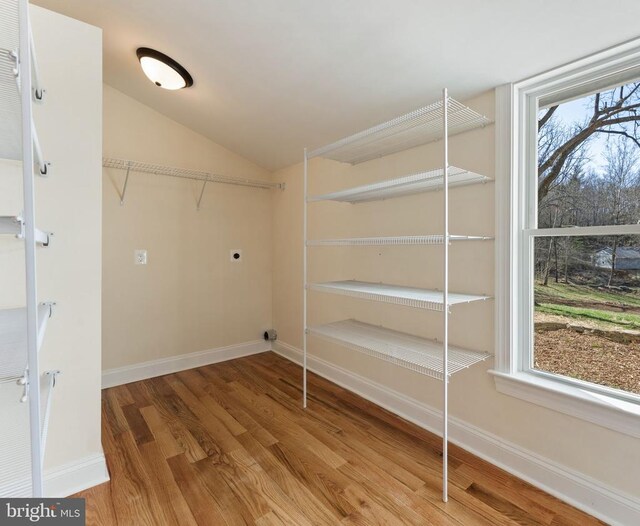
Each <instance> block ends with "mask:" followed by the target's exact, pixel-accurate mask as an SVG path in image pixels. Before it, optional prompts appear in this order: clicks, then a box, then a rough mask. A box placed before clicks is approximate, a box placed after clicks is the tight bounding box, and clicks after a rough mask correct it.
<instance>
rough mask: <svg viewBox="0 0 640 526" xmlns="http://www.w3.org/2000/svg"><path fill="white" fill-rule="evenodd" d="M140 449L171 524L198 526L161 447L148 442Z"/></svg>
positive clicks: (161, 504)
mask: <svg viewBox="0 0 640 526" xmlns="http://www.w3.org/2000/svg"><path fill="white" fill-rule="evenodd" d="M139 449H140V453H141V455H142V458H143V460H144V465H145V467H146V470H147V472H148V473H149V479H150V480H151V484H152V485H153V488H154V490H155V492H156V494H157V495H158V501H159V502H160V506H161V507H162V508H163V510H164V513H165V516H166V517H167V519H168V520H169V521H170V524H179V525H181V526H182V525H185V526H193V525H196V524H197V522H196V520H195V518H194V516H193V514H192V513H191V510H190V509H189V506H188V504H187V502H186V501H185V499H184V495H183V493H182V490H181V488H180V487H179V486H178V484H177V483H176V480H175V479H174V478H173V473H172V471H171V468H170V467H169V464H168V463H167V462H166V457H165V455H164V453H163V452H162V449H161V448H160V446H159V445H158V444H157V443H156V442H148V443H144V444H142V445H141V446H140V447H139Z"/></svg>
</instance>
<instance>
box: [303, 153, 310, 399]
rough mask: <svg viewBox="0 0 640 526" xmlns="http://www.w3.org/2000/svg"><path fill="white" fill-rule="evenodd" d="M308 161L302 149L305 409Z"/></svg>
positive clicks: (304, 373) (304, 394) (304, 395)
mask: <svg viewBox="0 0 640 526" xmlns="http://www.w3.org/2000/svg"><path fill="white" fill-rule="evenodd" d="M308 164H309V161H308V159H307V149H306V148H305V149H304V189H303V194H304V205H303V207H304V212H303V213H304V219H303V227H302V228H303V229H304V234H303V248H302V250H303V253H302V267H303V270H302V280H303V284H302V300H303V307H302V318H303V331H302V407H303V408H305V409H306V408H307V188H308V186H307V177H308V174H307V171H308Z"/></svg>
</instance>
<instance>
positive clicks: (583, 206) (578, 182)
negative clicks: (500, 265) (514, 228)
mask: <svg viewBox="0 0 640 526" xmlns="http://www.w3.org/2000/svg"><path fill="white" fill-rule="evenodd" d="M639 221H640V80H639V81H637V82H632V83H628V84H625V85H624V86H619V87H617V88H615V89H611V90H608V91H605V92H602V93H596V94H592V95H588V96H585V97H582V98H580V99H576V100H573V101H570V102H565V103H562V104H559V105H557V106H551V107H548V108H544V109H542V110H540V112H539V115H538V228H550V227H571V226H600V225H624V224H636V223H638V222H639Z"/></svg>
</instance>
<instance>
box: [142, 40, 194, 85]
mask: <svg viewBox="0 0 640 526" xmlns="http://www.w3.org/2000/svg"><path fill="white" fill-rule="evenodd" d="M136 54H137V55H138V60H139V61H140V66H141V67H142V71H144V74H145V75H146V76H147V77H148V78H149V80H150V81H151V82H153V83H154V84H155V85H156V86H158V87H160V88H164V89H170V90H176V89H182V88H188V87H189V86H193V78H192V77H191V75H189V72H188V71H187V70H186V69H184V68H183V67H182V66H181V65H180V64H178V63H177V62H176V61H175V60H173V59H172V58H171V57H168V56H167V55H165V54H164V53H160V51H156V50H155V49H150V48H148V47H141V48H138V50H137V51H136Z"/></svg>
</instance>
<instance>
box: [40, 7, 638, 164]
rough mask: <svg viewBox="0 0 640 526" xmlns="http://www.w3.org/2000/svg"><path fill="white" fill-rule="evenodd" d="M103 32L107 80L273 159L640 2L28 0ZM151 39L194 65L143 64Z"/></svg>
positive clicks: (533, 55)
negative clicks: (163, 81)
mask: <svg viewBox="0 0 640 526" xmlns="http://www.w3.org/2000/svg"><path fill="white" fill-rule="evenodd" d="M34 3H36V4H39V5H42V6H44V7H47V8H49V9H52V10H55V11H58V12H61V13H63V14H66V15H69V16H71V17H73V18H77V19H80V20H83V21H85V22H88V23H90V24H93V25H96V26H99V27H102V28H103V29H104V79H105V82H107V83H108V84H110V85H111V86H113V87H115V88H116V89H119V90H121V91H123V92H124V93H126V94H128V95H130V96H131V97H134V98H135V99H137V100H139V101H141V102H143V103H144V104H147V105H149V106H151V107H153V108H155V109H157V110H158V111H160V112H162V113H164V114H165V115H167V116H169V117H171V118H172V119H174V120H176V121H178V122H180V123H182V124H184V125H186V126H188V127H189V128H192V129H193V130H196V131H197V132H199V133H201V134H203V135H205V136H207V137H209V138H210V139H212V140H214V141H215V142H217V143H219V144H222V145H223V146H225V147H227V148H228V149H230V150H232V151H234V152H237V153H239V154H241V155H243V156H245V157H246V158H248V159H251V160H253V161H254V162H256V163H257V164H259V165H262V166H264V167H266V168H268V169H276V168H280V167H283V166H287V165H289V164H293V163H295V162H297V161H299V160H300V159H301V156H302V148H303V147H304V146H309V147H311V148H313V147H318V146H321V145H322V144H324V143H326V142H330V141H333V140H335V139H338V138H340V137H342V136H343V135H346V134H350V133H352V132H356V131H359V130H360V129H362V128H365V127H368V126H370V125H372V124H376V123H377V122H379V121H381V120H386V119H388V118H392V117H394V116H396V115H397V114H400V113H404V112H406V111H409V110H412V109H415V108H416V107H419V106H422V105H424V104H426V103H429V102H432V101H433V100H434V99H435V98H436V97H438V95H439V93H440V90H441V88H442V87H444V86H447V87H448V88H449V90H450V93H451V94H452V95H453V96H454V97H456V98H459V99H464V98H467V97H469V96H472V95H474V94H477V93H480V92H482V91H484V90H486V89H489V88H492V87H494V86H496V85H498V84H501V83H504V82H507V81H514V80H519V79H521V78H524V77H527V76H530V75H533V74H536V73H538V72H541V71H544V70H546V69H549V68H551V67H554V66H556V65H560V64H562V63H565V62H568V61H570V60H573V59H576V58H579V57H582V56H585V55H588V54H590V53H593V52H595V51H598V50H600V49H603V48H605V47H609V46H612V45H614V44H617V43H620V42H623V41H626V40H629V39H632V38H636V37H638V36H640V25H639V24H638V21H639V20H640V1H638V0H609V1H608V2H607V3H606V5H604V4H603V3H602V1H601V0H581V1H577V0H489V1H484V2H479V1H478V0H447V1H439V2H435V1H433V0H34ZM140 46H146V47H151V48H155V49H157V50H159V51H162V52H163V53H166V54H167V55H169V56H171V57H173V58H174V59H176V60H177V61H178V62H180V63H181V64H182V65H183V66H185V67H186V68H187V69H188V70H189V72H190V73H191V74H192V75H193V77H194V81H195V84H194V86H193V87H192V88H189V89H186V90H181V91H179V92H170V91H166V90H163V89H159V88H157V87H155V86H154V85H153V84H151V82H149V81H148V80H147V78H146V77H145V76H144V75H143V73H142V71H141V69H140V67H139V64H138V61H137V58H136V55H135V50H136V48H138V47H140Z"/></svg>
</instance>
